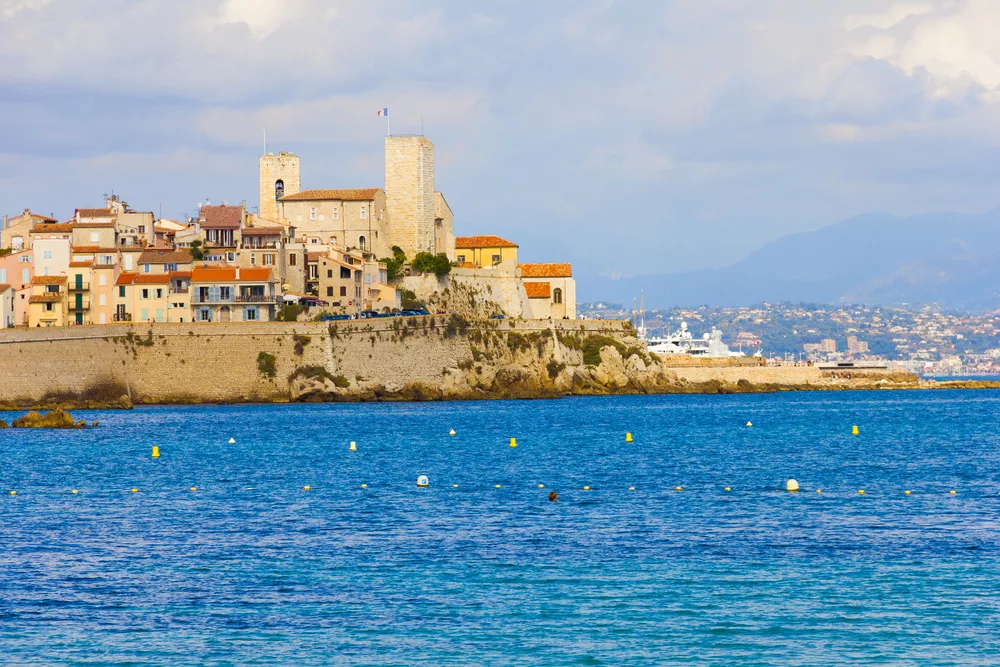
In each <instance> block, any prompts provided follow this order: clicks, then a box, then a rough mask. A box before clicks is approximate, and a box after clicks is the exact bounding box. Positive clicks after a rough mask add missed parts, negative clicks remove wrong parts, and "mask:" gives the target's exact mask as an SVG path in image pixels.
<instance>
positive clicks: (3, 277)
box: [0, 269, 7, 285]
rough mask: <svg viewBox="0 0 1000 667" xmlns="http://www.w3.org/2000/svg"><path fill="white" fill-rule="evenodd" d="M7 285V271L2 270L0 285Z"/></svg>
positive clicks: (0, 272) (0, 271)
mask: <svg viewBox="0 0 1000 667" xmlns="http://www.w3.org/2000/svg"><path fill="white" fill-rule="evenodd" d="M6 284H7V269H0V285H6Z"/></svg>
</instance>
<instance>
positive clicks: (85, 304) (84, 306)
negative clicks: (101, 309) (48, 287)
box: [69, 299, 90, 311]
mask: <svg viewBox="0 0 1000 667" xmlns="http://www.w3.org/2000/svg"><path fill="white" fill-rule="evenodd" d="M69 310H71V311H74V310H90V299H80V300H79V301H76V300H72V301H70V302H69Z"/></svg>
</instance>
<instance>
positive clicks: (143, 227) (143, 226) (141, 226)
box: [139, 225, 146, 234]
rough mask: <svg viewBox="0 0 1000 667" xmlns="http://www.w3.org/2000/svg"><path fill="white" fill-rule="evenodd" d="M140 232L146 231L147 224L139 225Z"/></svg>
mask: <svg viewBox="0 0 1000 667" xmlns="http://www.w3.org/2000/svg"><path fill="white" fill-rule="evenodd" d="M139 233H140V234H145V233H146V225H139Z"/></svg>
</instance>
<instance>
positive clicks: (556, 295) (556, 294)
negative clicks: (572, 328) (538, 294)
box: [552, 287, 562, 303]
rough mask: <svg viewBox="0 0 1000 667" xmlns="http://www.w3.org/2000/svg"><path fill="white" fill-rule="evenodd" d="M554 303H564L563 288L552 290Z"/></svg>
mask: <svg viewBox="0 0 1000 667" xmlns="http://www.w3.org/2000/svg"><path fill="white" fill-rule="evenodd" d="M552 303H562V290H561V289H559V288H558V287H557V288H555V289H554V290H552Z"/></svg>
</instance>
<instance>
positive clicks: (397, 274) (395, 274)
mask: <svg viewBox="0 0 1000 667" xmlns="http://www.w3.org/2000/svg"><path fill="white" fill-rule="evenodd" d="M379 261H380V262H385V277H386V280H396V279H398V278H402V277H403V265H404V264H406V253H404V252H403V249H402V248H400V247H399V246H398V245H394V246H392V257H383V258H382V259H380V260H379Z"/></svg>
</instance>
